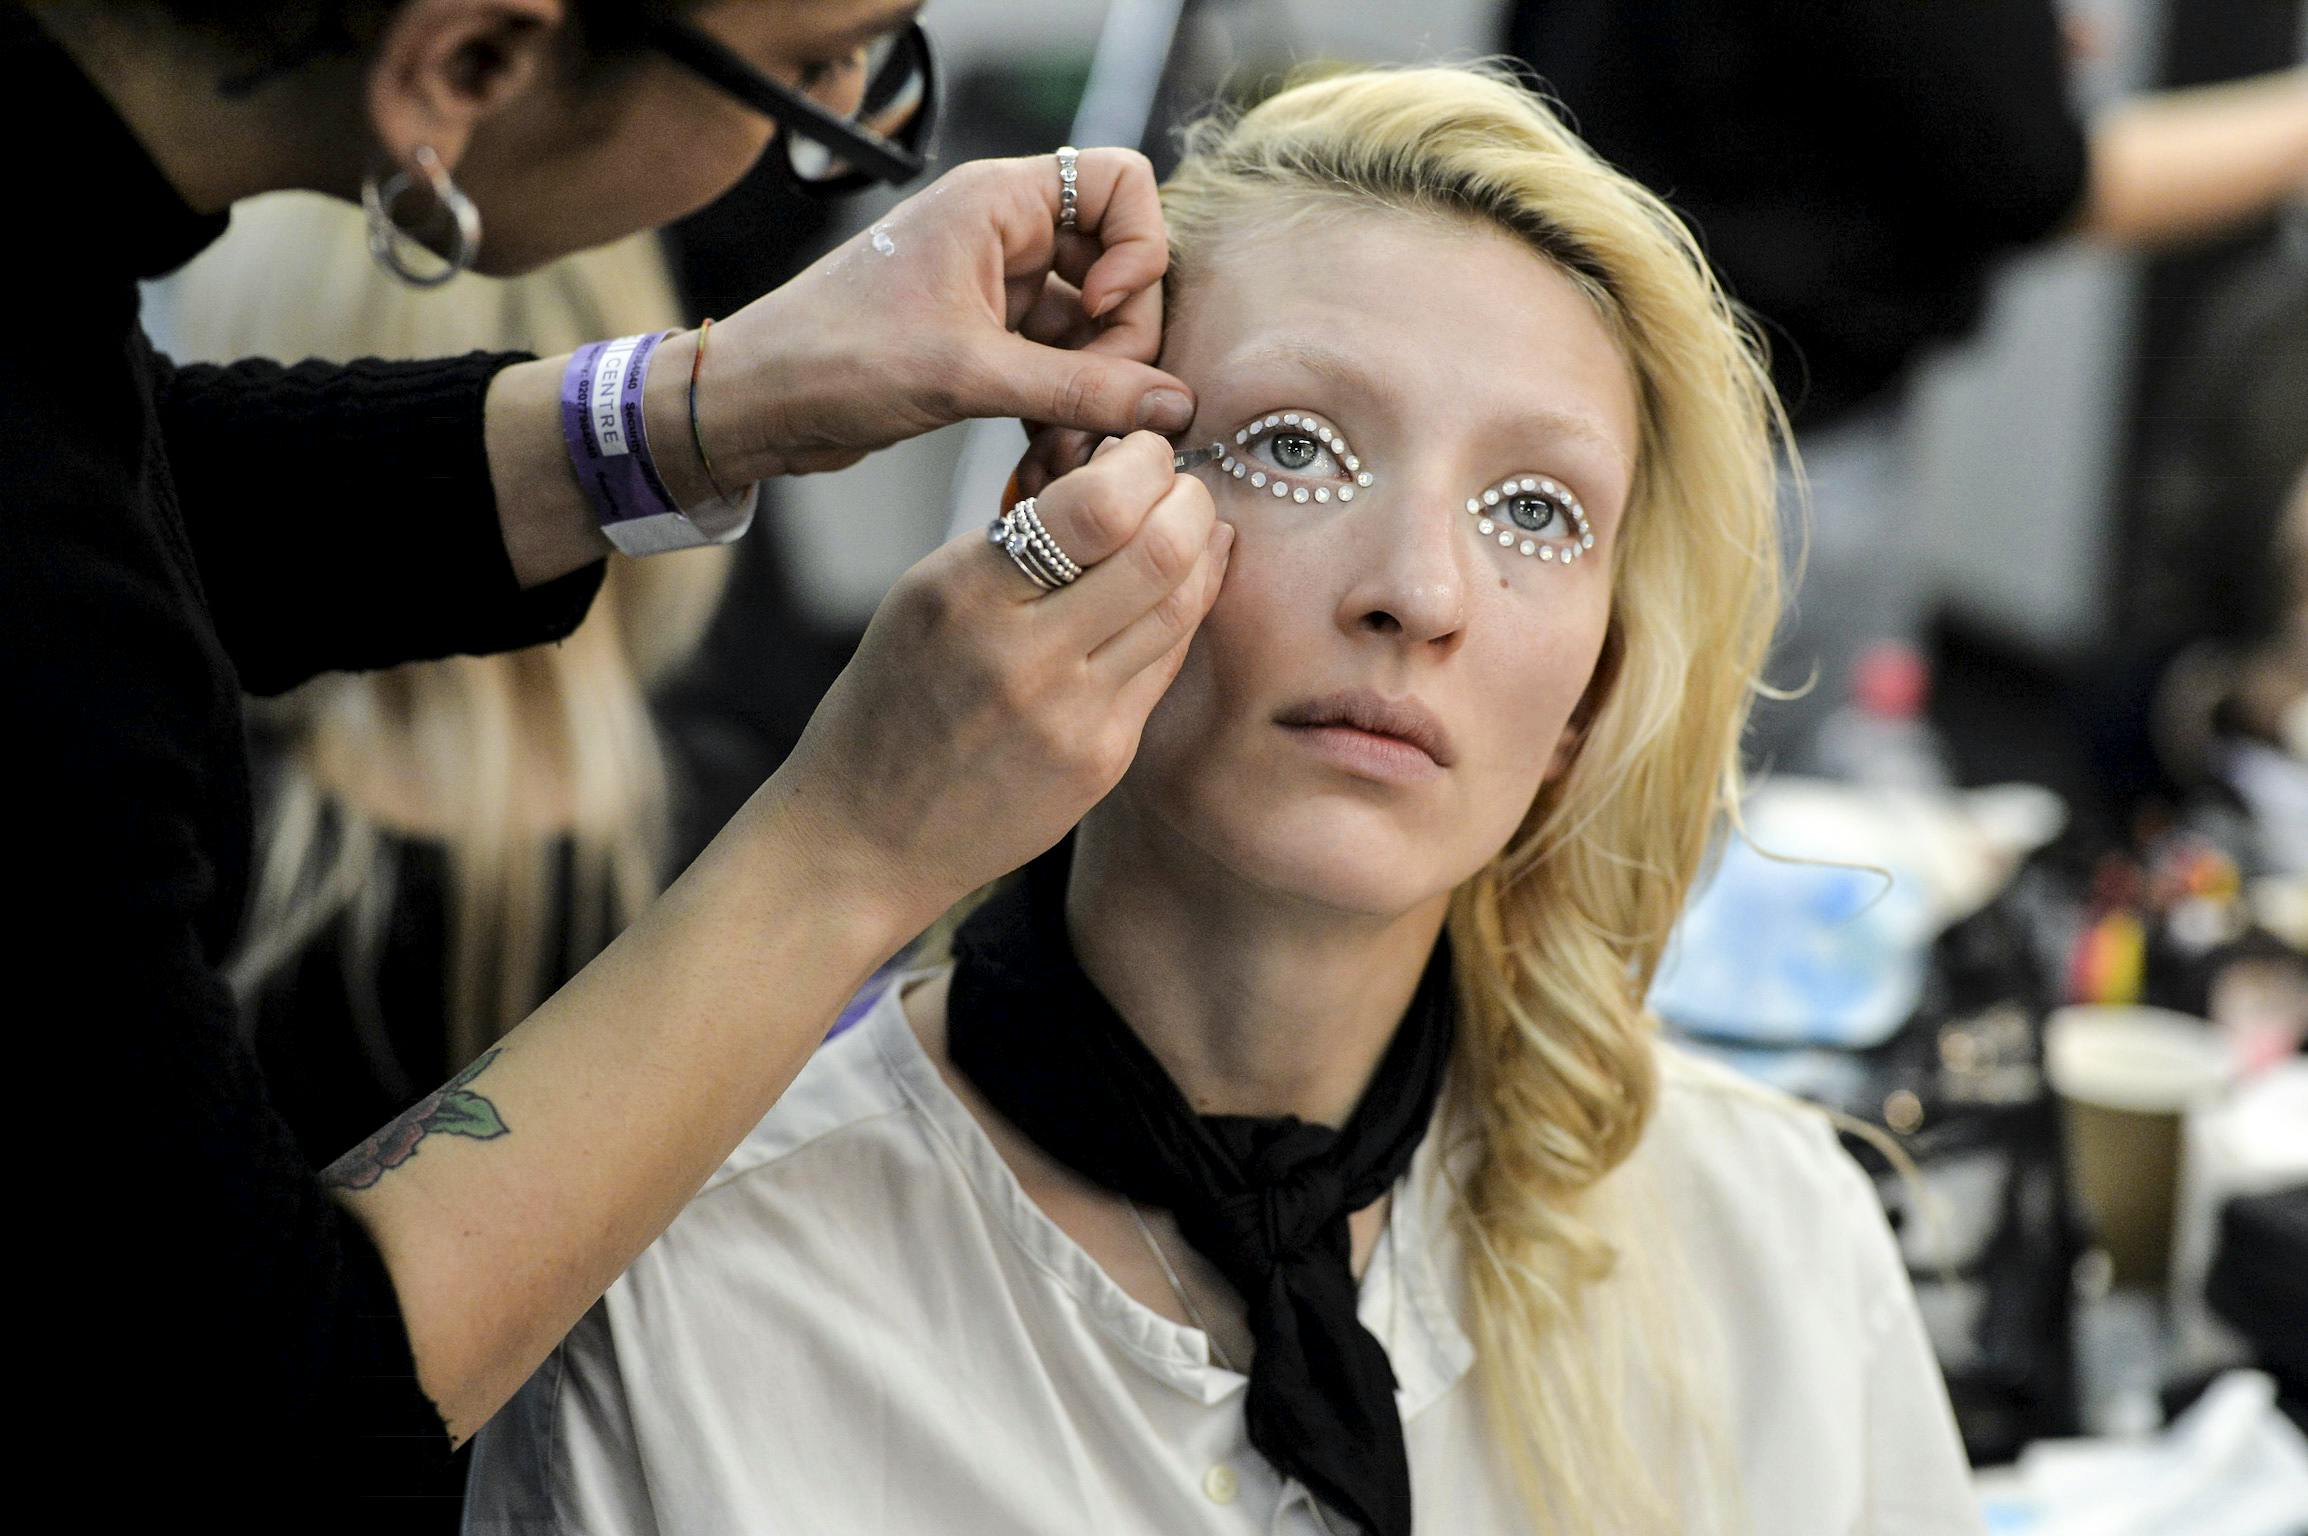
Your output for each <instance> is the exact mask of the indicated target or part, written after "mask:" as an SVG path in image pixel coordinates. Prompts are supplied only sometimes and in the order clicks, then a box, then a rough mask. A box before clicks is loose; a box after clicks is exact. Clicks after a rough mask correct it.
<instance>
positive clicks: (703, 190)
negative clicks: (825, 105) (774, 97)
mask: <svg viewBox="0 0 2308 1536" xmlns="http://www.w3.org/2000/svg"><path fill="white" fill-rule="evenodd" d="M536 128H537V131H536V132H534V133H531V134H524V135H521V138H522V139H524V140H525V141H526V142H525V143H522V144H508V145H507V146H506V147H507V149H508V150H509V151H511V152H510V153H507V154H506V155H504V156H502V157H500V158H501V160H502V162H503V164H502V168H501V169H497V173H496V176H495V179H496V180H497V181H498V182H500V183H501V184H502V192H501V195H499V196H496V197H493V198H491V199H490V200H489V201H488V202H486V203H484V211H485V212H486V214H487V215H488V221H487V230H488V233H487V235H486V236H485V238H484V240H483V242H482V251H483V255H484V258H485V259H486V258H488V257H489V256H491V255H492V254H493V255H494V256H495V257H496V258H497V260H498V262H500V263H503V264H505V265H507V266H509V267H510V268H511V269H513V270H524V269H526V268H528V267H531V266H534V265H536V264H537V263H539V262H542V261H547V260H551V259H552V258H554V257H556V256H561V255H566V254H567V253H569V252H571V251H577V250H585V249H589V248H591V247H593V246H596V245H603V244H606V243H608V242H609V241H612V240H616V239H620V238H622V237H623V236H626V235H629V234H632V233H633V232H635V231H636V230H642V229H654V228H657V227H659V226H660V225H663V224H667V223H670V222H672V221H673V220H675V219H678V218H680V217H682V216H683V215H685V214H688V213H690V212H693V211H695V210H696V209H698V208H700V207H703V206H704V205H705V204H707V203H709V202H711V201H713V200H714V199H715V198H716V197H719V196H720V195H721V194H722V193H723V192H726V191H727V190H729V188H730V187H731V186H733V185H734V184H735V183H736V182H737V180H738V179H739V178H740V177H742V176H743V175H744V174H745V172H746V171H747V169H749V168H750V167H751V166H752V165H753V163H754V162H755V161H756V160H758V159H759V158H760V155H761V151H762V148H763V146H764V145H765V144H767V142H768V140H769V135H770V131H771V129H770V124H769V122H768V121H767V119H764V118H759V117H756V116H754V115H753V114H752V113H749V112H746V111H745V110H743V109H742V108H740V107H738V106H736V105H735V104H734V103H728V102H724V101H722V100H721V99H720V98H718V97H715V96H712V95H710V94H709V93H704V91H703V87H693V86H691V85H689V84H688V83H686V82H682V81H680V80H672V79H667V78H665V76H664V74H663V73H662V72H652V73H651V74H650V75H648V76H647V77H645V78H643V79H641V80H637V81H635V82H633V83H632V84H631V85H629V86H627V87H625V88H623V89H622V90H621V91H620V92H619V96H618V99H617V100H616V101H615V102H613V103H606V104H601V105H598V106H596V107H593V108H591V109H590V110H587V111H585V112H584V113H582V114H577V113H564V114H563V115H561V116H558V117H556V118H555V119H554V120H552V121H551V122H549V123H540V124H537V125H536ZM493 169H494V168H493Z"/></svg>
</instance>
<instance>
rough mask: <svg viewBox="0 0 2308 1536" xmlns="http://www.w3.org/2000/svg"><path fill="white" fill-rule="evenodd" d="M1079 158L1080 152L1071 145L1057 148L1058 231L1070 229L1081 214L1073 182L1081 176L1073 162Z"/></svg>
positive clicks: (1062, 145)
mask: <svg viewBox="0 0 2308 1536" xmlns="http://www.w3.org/2000/svg"><path fill="white" fill-rule="evenodd" d="M1081 157H1082V152H1081V151H1080V150H1078V149H1076V148H1075V147H1074V146H1073V145H1071V144H1061V145H1059V146H1058V227H1059V228H1060V229H1072V228H1073V227H1074V221H1075V220H1076V219H1077V218H1078V217H1079V216H1080V213H1081V209H1080V207H1079V205H1078V204H1077V202H1076V194H1075V190H1074V182H1075V180H1076V178H1077V177H1078V176H1080V174H1081V172H1080V169H1079V168H1078V167H1077V166H1076V165H1075V163H1074V162H1075V161H1077V160H1079V159H1080V158H1081Z"/></svg>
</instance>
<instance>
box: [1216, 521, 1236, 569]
mask: <svg viewBox="0 0 2308 1536" xmlns="http://www.w3.org/2000/svg"><path fill="white" fill-rule="evenodd" d="M1210 553H1211V554H1213V555H1215V556H1217V557H1218V558H1219V559H1220V560H1225V559H1227V558H1229V557H1230V556H1231V555H1233V553H1234V525H1233V524H1232V523H1228V522H1217V523H1213V524H1211V525H1210Z"/></svg>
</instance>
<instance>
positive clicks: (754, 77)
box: [646, 17, 937, 193]
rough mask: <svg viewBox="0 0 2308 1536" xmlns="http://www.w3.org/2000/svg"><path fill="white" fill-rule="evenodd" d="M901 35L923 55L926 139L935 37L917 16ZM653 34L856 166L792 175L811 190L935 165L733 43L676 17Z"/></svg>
mask: <svg viewBox="0 0 2308 1536" xmlns="http://www.w3.org/2000/svg"><path fill="white" fill-rule="evenodd" d="M901 36H902V37H903V40H904V43H905V45H906V46H910V47H912V48H913V49H914V50H915V51H916V53H917V54H918V55H919V56H920V58H921V61H922V64H921V67H922V100H921V105H920V106H919V107H918V108H916V109H915V114H914V117H913V119H912V121H913V122H914V123H918V124H920V125H921V126H920V127H919V128H918V129H917V130H915V132H916V133H917V134H918V135H920V136H921V137H923V138H926V137H927V135H928V132H929V127H930V117H931V115H932V114H933V113H934V112H935V111H936V109H937V66H936V61H935V58H934V56H933V54H932V53H931V51H930V35H929V33H928V32H926V31H924V30H923V28H922V24H921V22H920V21H919V20H918V19H917V20H914V21H910V22H908V23H907V24H906V27H905V31H904V33H903V34H901ZM646 40H647V41H648V43H649V45H650V46H651V47H653V48H655V49H656V50H657V51H658V52H660V53H662V54H664V55H665V56H666V57H667V58H669V59H671V60H672V61H673V62H674V63H676V64H679V65H680V66H682V68H684V69H687V70H688V71H690V73H692V74H694V75H696V76H698V77H699V78H700V79H702V80H704V81H705V82H706V83H707V84H708V85H711V86H713V87H714V88H715V89H716V90H719V91H720V92H722V93H723V94H724V95H727V96H731V97H734V98H735V99H736V100H737V101H739V102H741V103H742V104H744V105H745V106H747V107H749V108H751V109H752V110H753V111H756V112H759V113H760V114H761V115H762V116H764V117H766V118H768V119H770V120H771V121H772V122H774V123H776V124H777V125H778V129H779V131H780V132H783V133H791V134H799V135H800V136H801V137H802V138H804V139H807V140H809V141H810V142H811V143H813V144H815V145H817V146H818V147H819V148H820V149H823V150H825V151H826V152H827V153H828V154H830V155H832V156H833V157H834V158H835V159H837V160H839V161H842V162H843V163H845V164H847V165H848V166H849V167H850V174H848V175H845V176H837V177H832V178H829V179H828V180H825V181H815V182H813V181H807V180H804V179H802V178H801V177H799V176H795V177H794V178H793V180H794V181H795V183H796V184H797V185H799V186H801V187H803V188H805V189H807V190H809V191H813V192H821V193H831V192H841V191H849V190H852V189H854V188H855V187H857V186H859V185H862V184H868V183H872V182H884V183H888V184H890V185H893V186H895V185H898V184H900V183H903V182H908V181H911V180H913V179H914V178H915V177H917V176H919V175H921V173H922V172H923V170H925V169H926V168H927V166H928V163H929V162H928V157H927V156H925V155H923V154H921V153H920V152H918V151H917V150H915V149H913V148H910V147H908V146H907V145H905V144H902V143H899V142H898V141H897V140H895V139H890V138H887V137H884V136H883V135H881V134H878V133H876V132H874V131H873V130H872V129H871V128H868V127H866V126H865V125H864V124H862V123H859V122H856V121H854V120H852V119H850V118H846V117H843V116H842V115H840V114H839V113H837V112H835V111H833V110H832V109H831V108H829V107H827V106H825V105H823V104H822V103H820V102H818V101H816V100H814V99H812V98H811V97H810V96H809V95H807V94H806V93H804V92H802V91H798V90H795V89H794V88H793V87H792V86H789V85H787V84H785V83H784V82H782V81H779V80H773V79H771V78H770V77H769V76H768V75H765V74H763V73H762V72H761V71H760V70H758V69H756V68H755V67H754V66H753V65H752V64H750V63H748V62H746V60H745V59H744V58H743V57H742V56H741V55H739V54H738V53H737V51H736V50H735V49H732V48H731V47H730V46H729V45H728V44H726V43H724V42H722V41H721V40H720V39H719V38H717V37H714V36H712V35H711V34H710V33H707V32H705V31H703V30H701V29H699V28H697V27H694V26H691V25H690V24H689V23H687V22H684V21H677V20H674V19H673V18H671V17H659V18H656V19H654V20H652V21H650V22H649V23H647V26H646ZM867 83H868V84H869V85H870V84H871V83H872V82H870V81H869V82H867ZM790 164H791V162H790V160H789V161H788V165H789V166H790Z"/></svg>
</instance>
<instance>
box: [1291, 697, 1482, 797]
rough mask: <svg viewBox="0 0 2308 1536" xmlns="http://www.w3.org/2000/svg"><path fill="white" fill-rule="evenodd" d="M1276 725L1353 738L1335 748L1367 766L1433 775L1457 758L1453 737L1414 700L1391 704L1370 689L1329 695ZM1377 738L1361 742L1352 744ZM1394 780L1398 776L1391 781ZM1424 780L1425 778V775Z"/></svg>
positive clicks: (1307, 703)
mask: <svg viewBox="0 0 2308 1536" xmlns="http://www.w3.org/2000/svg"><path fill="white" fill-rule="evenodd" d="M1274 723H1275V724H1277V725H1281V726H1287V727H1289V728H1291V729H1293V730H1300V731H1307V732H1319V733H1322V734H1324V735H1326V736H1328V735H1334V736H1337V737H1344V738H1348V739H1347V740H1345V741H1340V742H1336V743H1334V745H1336V746H1337V747H1338V748H1339V749H1340V750H1339V752H1338V755H1340V756H1343V757H1345V758H1348V759H1355V760H1368V761H1369V763H1370V766H1374V767H1380V768H1385V767H1389V766H1392V767H1395V768H1397V769H1400V768H1411V769H1417V768H1420V767H1425V768H1426V769H1428V770H1430V771H1431V770H1432V769H1438V768H1448V767H1449V766H1450V765H1451V764H1452V763H1453V762H1454V761H1456V757H1455V755H1454V754H1453V752H1452V751H1451V742H1450V733H1449V732H1448V731H1446V730H1444V729H1443V725H1442V722H1441V721H1440V720H1438V719H1436V718H1435V716H1434V712H1433V711H1432V710H1429V709H1428V708H1427V707H1426V706H1425V705H1424V704H1421V703H1420V702H1419V701H1418V700H1417V699H1415V698H1400V699H1390V698H1387V697H1386V696H1385V695H1383V694H1381V693H1379V692H1377V691H1376V690H1374V689H1369V688H1350V689H1346V690H1343V691H1341V692H1338V693H1326V694H1323V695H1322V696H1321V697H1319V698H1312V699H1307V700H1305V701H1304V702H1302V703H1299V704H1294V705H1292V706H1291V707H1290V708H1288V709H1285V710H1284V711H1282V712H1281V713H1280V714H1278V715H1276V716H1275V717H1274ZM1356 737H1362V738H1369V737H1375V738H1377V740H1375V741H1372V740H1362V741H1359V742H1358V741H1356V740H1354V739H1353V738H1356ZM1404 747H1408V748H1410V749H1413V750H1415V751H1416V752H1417V753H1418V754H1419V755H1420V756H1421V757H1424V758H1425V759H1426V763H1425V764H1424V765H1420V764H1418V763H1416V762H1415V760H1410V759H1408V755H1407V754H1406V753H1404V752H1402V751H1401V750H1400V749H1401V748H1404ZM1387 776H1389V777H1392V776H1395V775H1393V774H1389V775H1387ZM1422 776H1423V775H1422Z"/></svg>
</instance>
